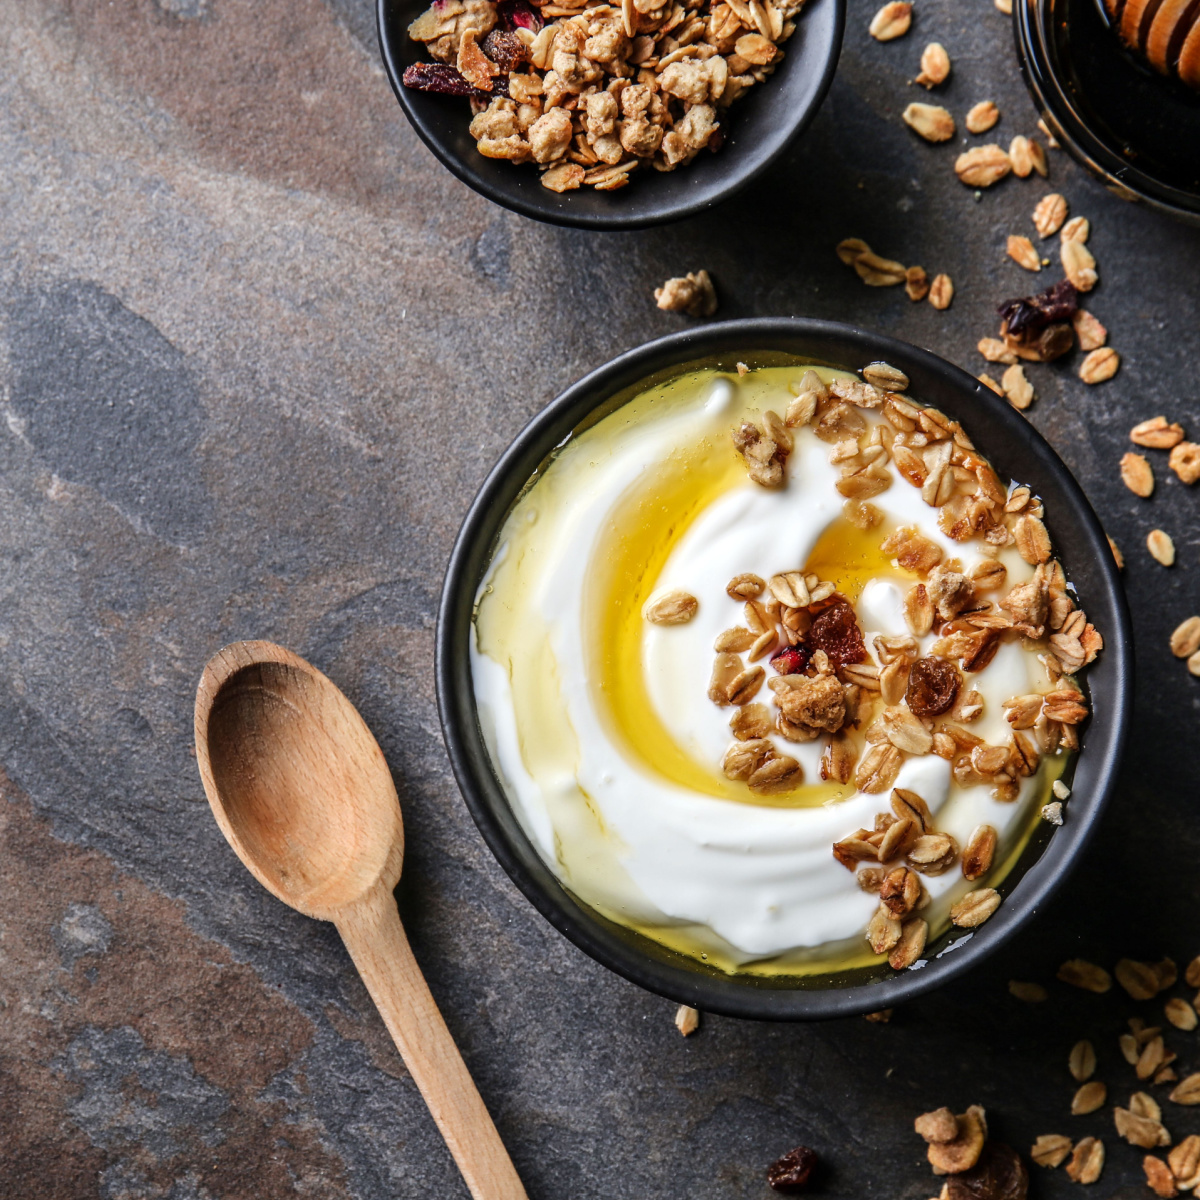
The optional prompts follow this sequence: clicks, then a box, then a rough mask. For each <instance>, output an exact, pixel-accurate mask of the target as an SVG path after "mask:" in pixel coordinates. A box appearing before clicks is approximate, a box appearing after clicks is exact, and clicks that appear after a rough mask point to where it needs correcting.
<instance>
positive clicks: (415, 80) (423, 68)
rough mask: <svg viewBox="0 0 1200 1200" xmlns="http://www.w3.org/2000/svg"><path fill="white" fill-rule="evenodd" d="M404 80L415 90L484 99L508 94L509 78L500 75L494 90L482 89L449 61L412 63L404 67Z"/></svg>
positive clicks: (495, 82) (494, 83)
mask: <svg viewBox="0 0 1200 1200" xmlns="http://www.w3.org/2000/svg"><path fill="white" fill-rule="evenodd" d="M402 82H403V84H404V86H405V87H406V88H411V89H412V90H413V91H415V92H437V93H439V94H441V95H443V96H471V97H472V98H474V99H476V100H479V99H482V100H484V101H487V100H490V99H491V98H492V95H506V94H507V92H508V80H507V78H505V77H504V76H500V77H499V78H498V79H496V80H494V81H493V89H492V92H485V91H480V90H479V89H478V88H476V87H472V86H471V84H470V83H468V82H467V80H466V78H465V76H464V75H463V73H462V72H461V71H459V70H458V69H457V68H455V67H452V66H450V64H449V63H427V62H418V63H412V64H410V65H409V66H407V67H405V68H404V75H403V76H402Z"/></svg>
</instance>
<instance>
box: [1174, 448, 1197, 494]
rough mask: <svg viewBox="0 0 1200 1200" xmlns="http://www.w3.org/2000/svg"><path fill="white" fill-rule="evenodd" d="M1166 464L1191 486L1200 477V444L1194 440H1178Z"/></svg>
mask: <svg viewBox="0 0 1200 1200" xmlns="http://www.w3.org/2000/svg"><path fill="white" fill-rule="evenodd" d="M1167 465H1168V466H1169V467H1170V468H1171V470H1172V471H1174V472H1175V474H1176V475H1178V476H1179V478H1180V480H1182V482H1184V483H1186V484H1188V485H1189V486H1191V485H1192V484H1193V483H1195V482H1196V480H1197V479H1200V445H1198V444H1197V443H1196V442H1180V443H1179V445H1178V446H1176V447H1175V448H1174V449H1173V450H1172V451H1171V457H1170V459H1169V460H1168V462H1167Z"/></svg>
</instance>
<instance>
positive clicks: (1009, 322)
mask: <svg viewBox="0 0 1200 1200" xmlns="http://www.w3.org/2000/svg"><path fill="white" fill-rule="evenodd" d="M1078 307H1079V293H1078V292H1077V291H1076V290H1075V285H1074V284H1073V283H1071V281H1070V280H1069V279H1063V280H1060V281H1059V282H1058V283H1056V284H1054V286H1053V287H1048V288H1047V289H1046V290H1045V291H1044V292H1038V294H1037V295H1036V296H1025V297H1023V298H1021V299H1017V300H1005V302H1004V303H1003V304H1001V305H1000V307H999V309H998V310H997V311H998V312H999V313H1000V316H1001V317H1003V318H1004V322H1005V328H1006V330H1007V332H1008V333H1009V334H1011V335H1012V336H1013V337H1015V338H1024V337H1025V336H1026V335H1027V334H1031V333H1035V332H1036V331H1037V330H1039V329H1044V328H1045V327H1046V326H1047V325H1051V324H1054V323H1056V322H1059V321H1066V320H1069V319H1070V318H1071V317H1072V316H1073V315H1074V313H1075V310H1076V309H1077V308H1078Z"/></svg>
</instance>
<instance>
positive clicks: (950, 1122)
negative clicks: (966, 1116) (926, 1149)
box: [913, 1108, 958, 1143]
mask: <svg viewBox="0 0 1200 1200" xmlns="http://www.w3.org/2000/svg"><path fill="white" fill-rule="evenodd" d="M913 1129H915V1130H916V1132H917V1133H919V1134H920V1135H921V1137H923V1138H924V1139H925V1140H926V1141H927V1142H930V1143H933V1142H952V1141H954V1139H955V1138H956V1137H958V1121H957V1120H956V1119H955V1116H954V1114H953V1113H952V1112H951V1111H950V1110H949V1109H948V1108H935V1109H934V1110H933V1112H927V1113H922V1114H921V1115H920V1116H919V1117H917V1119H916V1120H915V1121H914V1122H913Z"/></svg>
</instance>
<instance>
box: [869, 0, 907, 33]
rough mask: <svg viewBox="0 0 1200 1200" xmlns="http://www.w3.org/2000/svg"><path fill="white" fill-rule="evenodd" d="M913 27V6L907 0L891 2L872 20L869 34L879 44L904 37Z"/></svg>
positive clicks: (893, 0) (892, 0)
mask: <svg viewBox="0 0 1200 1200" xmlns="http://www.w3.org/2000/svg"><path fill="white" fill-rule="evenodd" d="M911 26H912V5H911V4H909V3H908V2H907V0H891V3H890V4H885V5H884V6H883V7H882V8H881V9H880V10H879V11H878V12H877V13H876V14H875V15H874V16H873V17H872V18H871V24H870V25H869V26H868V27H867V32H868V33H870V35H871V36H872V37H873V38H874V39H875V40H876V41H879V42H890V41H893V40H894V39H896V38H898V37H903V36H904V35H905V34H906V33H907V32H908V31H909V29H910V27H911Z"/></svg>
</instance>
